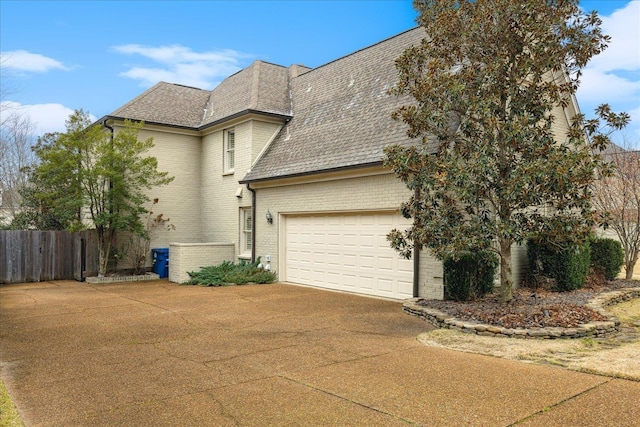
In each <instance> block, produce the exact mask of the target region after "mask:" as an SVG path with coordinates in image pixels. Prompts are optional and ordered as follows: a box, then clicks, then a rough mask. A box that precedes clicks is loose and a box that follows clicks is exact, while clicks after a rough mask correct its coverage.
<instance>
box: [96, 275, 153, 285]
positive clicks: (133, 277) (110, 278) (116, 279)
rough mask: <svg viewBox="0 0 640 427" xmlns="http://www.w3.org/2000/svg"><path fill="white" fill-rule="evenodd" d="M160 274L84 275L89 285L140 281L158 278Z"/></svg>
mask: <svg viewBox="0 0 640 427" xmlns="http://www.w3.org/2000/svg"><path fill="white" fill-rule="evenodd" d="M159 279H160V276H159V275H158V274H157V273H145V274H138V275H131V276H105V277H86V278H85V280H86V282H87V283H88V284H90V285H97V284H103V283H118V282H141V281H146V280H159Z"/></svg>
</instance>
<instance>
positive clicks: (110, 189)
mask: <svg viewBox="0 0 640 427" xmlns="http://www.w3.org/2000/svg"><path fill="white" fill-rule="evenodd" d="M102 126H104V127H105V128H107V129H109V130H110V131H111V136H110V139H109V144H110V148H111V150H112V151H113V127H111V126H109V125H108V124H107V119H104V121H103V122H102ZM109 216H110V217H111V219H110V220H109V221H110V223H109V229H110V230H111V221H113V181H111V180H109ZM109 233H111V231H109ZM103 235H104V231H103ZM115 240H116V237H115V236H114V237H113V238H111V242H110V243H109V250H108V251H107V254H106V256H107V258H108V257H109V253H110V252H111V248H112V247H114V246H115V247H117V245H118V242H117V241H115ZM107 265H108V262H107ZM115 268H116V269H117V268H118V263H117V262H116V267H115ZM105 270H106V268H105Z"/></svg>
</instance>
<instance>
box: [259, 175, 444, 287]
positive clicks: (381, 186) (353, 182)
mask: <svg viewBox="0 0 640 427" xmlns="http://www.w3.org/2000/svg"><path fill="white" fill-rule="evenodd" d="M381 171H382V169H381V168H378V169H377V170H371V171H369V172H370V173H374V174H373V175H367V176H357V174H358V173H359V172H351V173H346V174H335V175H333V176H330V178H329V179H327V180H326V181H321V182H313V181H310V180H309V179H307V180H306V181H305V180H297V181H291V182H289V183H288V185H281V186H278V187H264V188H263V187H261V188H258V190H257V204H256V210H257V213H256V219H255V226H254V228H255V230H256V231H255V232H256V233H257V236H258V241H257V242H256V243H257V246H256V255H257V256H261V257H262V259H263V260H264V256H265V255H271V265H272V266H273V268H274V269H275V270H276V271H281V270H282V269H283V265H284V263H283V260H282V259H281V258H280V256H283V255H284V254H283V251H284V248H283V246H282V245H281V240H282V239H283V236H284V232H285V230H284V229H283V226H282V225H281V221H280V219H281V217H280V215H291V214H301V213H310V212H325V213H331V212H352V211H362V212H375V211H397V210H398V208H399V207H400V204H401V203H402V202H403V201H404V200H406V199H407V198H408V197H409V196H410V193H409V190H408V189H407V188H406V186H405V185H404V184H402V183H401V182H400V181H399V180H397V179H396V178H395V177H394V175H392V174H390V173H380V172H381ZM328 176H329V175H327V177H328ZM316 179H317V178H316ZM267 210H269V211H270V212H271V213H272V215H273V218H274V220H273V224H267V221H266V218H265V214H266V212H267ZM389 231H391V230H389ZM419 292H420V296H424V297H427V298H439V299H442V297H443V288H442V265H441V263H440V262H439V261H438V260H436V259H435V258H434V257H433V256H431V255H430V254H429V252H428V251H423V253H422V254H421V258H420V288H419Z"/></svg>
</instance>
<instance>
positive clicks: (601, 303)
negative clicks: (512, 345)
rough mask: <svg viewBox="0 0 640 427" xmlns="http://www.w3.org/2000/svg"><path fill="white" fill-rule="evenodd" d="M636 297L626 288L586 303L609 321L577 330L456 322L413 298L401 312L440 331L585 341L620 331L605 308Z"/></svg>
mask: <svg viewBox="0 0 640 427" xmlns="http://www.w3.org/2000/svg"><path fill="white" fill-rule="evenodd" d="M633 298H640V288H625V289H620V290H617V291H611V292H605V293H603V294H600V295H598V296H597V297H595V298H594V299H592V300H591V301H589V302H588V303H587V304H586V307H588V308H591V309H592V310H594V311H597V312H598V313H601V314H603V315H604V316H606V317H607V318H608V320H606V321H602V322H595V321H594V322H589V323H585V324H582V325H579V326H577V327H575V328H559V327H547V328H529V329H511V328H503V327H500V326H493V325H487V324H482V323H478V322H474V321H468V320H461V319H456V318H455V317H453V316H451V315H449V314H447V313H444V312H442V311H440V310H436V309H434V308H428V307H423V306H421V305H419V304H418V301H420V300H421V299H422V298H413V299H410V300H408V301H406V302H405V303H404V304H403V307H402V310H403V311H404V312H406V313H409V314H411V315H414V316H418V317H422V318H423V319H425V320H426V321H427V322H429V323H431V324H432V325H434V326H436V327H438V328H447V329H455V330H458V331H461V332H466V333H470V334H477V335H484V336H493V337H511V338H537V339H554V338H583V337H594V338H597V337H606V336H610V335H613V334H616V333H617V332H619V330H620V321H619V320H618V319H617V318H615V317H614V316H612V315H611V313H609V312H608V311H606V310H605V307H607V306H609V305H613V304H618V303H621V302H624V301H627V300H630V299H633Z"/></svg>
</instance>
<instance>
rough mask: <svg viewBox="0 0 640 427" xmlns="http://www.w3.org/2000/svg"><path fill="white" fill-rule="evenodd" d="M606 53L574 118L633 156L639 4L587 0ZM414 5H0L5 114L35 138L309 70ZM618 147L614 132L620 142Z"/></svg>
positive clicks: (374, 35) (638, 99) (639, 111)
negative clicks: (172, 95)
mask: <svg viewBox="0 0 640 427" xmlns="http://www.w3.org/2000/svg"><path fill="white" fill-rule="evenodd" d="M581 4H582V5H583V7H584V9H586V10H592V9H595V10H597V11H598V12H599V14H600V15H601V16H602V18H603V21H604V24H603V27H604V31H605V33H607V34H610V35H611V36H612V37H613V41H612V43H611V45H610V48H609V49H608V50H607V51H605V53H604V54H602V55H601V56H599V57H597V58H596V59H595V60H594V61H593V62H592V64H591V65H590V66H589V67H588V68H587V69H586V70H585V74H584V76H583V79H582V81H583V85H582V87H581V89H580V92H579V93H578V101H579V104H580V107H581V109H582V111H583V112H584V113H585V114H589V113H590V112H591V111H593V108H594V107H595V106H596V105H598V104H600V103H603V102H608V103H609V104H611V105H612V107H613V108H614V110H616V111H627V112H629V113H631V114H632V118H633V123H632V126H630V128H629V129H627V130H626V131H625V135H624V136H626V138H627V139H628V140H631V141H632V142H634V141H636V143H637V145H638V146H639V147H640V142H637V141H640V0H633V1H629V0H583V1H582V2H581ZM415 18H416V12H415V11H414V10H413V8H412V5H411V2H410V1H401V0H396V1H382V0H378V1H364V0H361V1H338V0H334V1H328V0H324V1H310V0H307V1H292V0H291V1H257V0H256V1H204V0H201V1H169V0H165V1H106V0H105V1H54V0H49V1H29V0H23V1H18V0H1V1H0V51H1V52H2V58H1V62H0V65H1V67H2V74H1V80H0V83H1V88H0V89H2V101H3V102H4V107H5V108H4V111H7V107H12V108H19V109H20V111H23V112H24V113H25V114H28V115H29V116H30V117H31V120H32V121H33V122H34V123H35V124H36V125H37V127H38V129H39V133H42V132H46V131H60V130H64V120H65V119H66V118H67V117H68V115H69V113H71V112H72V110H73V109H80V108H82V109H84V110H86V111H89V112H90V113H91V114H92V115H93V116H95V117H96V118H99V117H102V116H104V115H106V114H109V113H110V112H112V111H113V110H115V109H116V108H118V107H120V106H121V105H123V104H125V103H126V102H128V101H129V100H131V99H132V98H134V97H135V96H137V95H139V94H140V93H141V92H143V91H144V90H146V89H147V88H148V87H150V86H152V85H153V84H155V83H156V82H158V81H161V80H163V81H168V82H172V83H181V84H185V85H189V86H195V87H199V88H203V89H211V88H213V87H215V85H216V84H217V83H218V82H220V81H221V80H223V79H224V78H225V77H227V76H228V75H230V74H232V73H234V72H236V71H238V70H239V69H241V68H244V67H246V66H247V65H249V64H250V63H251V62H253V61H254V60H256V59H261V60H264V61H269V62H273V63H276V64H280V65H285V66H288V65H291V64H294V63H295V64H304V65H307V66H311V67H316V66H319V65H322V64H324V63H327V62H329V61H332V60H334V59H337V58H340V57H342V56H344V55H347V54H349V53H351V52H354V51H356V50H358V49H361V48H364V47H367V46H369V45H371V44H374V43H376V42H378V41H381V40H383V39H385V38H388V37H391V36H393V35H395V34H398V33H400V32H402V31H404V30H407V29H409V28H412V27H414V26H415ZM618 137H619V138H621V137H622V135H620V136H618Z"/></svg>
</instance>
